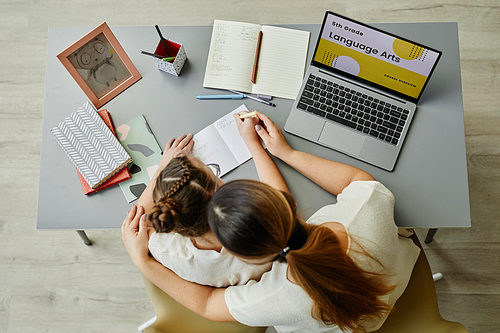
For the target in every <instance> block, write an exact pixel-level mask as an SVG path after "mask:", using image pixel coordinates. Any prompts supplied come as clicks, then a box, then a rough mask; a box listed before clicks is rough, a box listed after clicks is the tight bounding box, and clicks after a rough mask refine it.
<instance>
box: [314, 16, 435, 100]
mask: <svg viewBox="0 0 500 333" xmlns="http://www.w3.org/2000/svg"><path fill="white" fill-rule="evenodd" d="M440 56H441V52H440V51H437V50H433V49H431V48H429V47H426V46H423V45H420V44H417V43H415V42H411V41H409V40H407V39H403V38H401V37H398V36H395V35H392V34H390V33H387V32H384V31H381V30H379V29H376V28H373V27H370V26H368V25H365V24H363V23H360V22H356V21H353V20H351V19H348V18H346V17H343V16H340V15H338V14H335V13H332V12H327V13H326V15H325V20H324V22H323V26H322V29H321V31H320V36H319V38H318V42H317V44H316V50H315V52H314V58H313V65H317V66H319V67H321V68H325V69H327V70H332V71H333V72H337V73H342V74H348V77H350V78H352V79H355V80H359V81H362V82H364V83H368V84H370V85H373V86H376V87H378V88H381V89H383V90H386V91H387V90H389V91H390V92H392V93H395V94H396V95H399V96H402V97H404V98H408V99H410V100H411V101H414V102H416V101H417V100H418V99H419V97H420V95H421V94H422V91H423V89H424V87H425V85H426V84H427V81H428V79H429V77H430V75H431V74H432V72H433V70H434V68H435V67H436V64H437V62H438V60H439V58H440Z"/></svg>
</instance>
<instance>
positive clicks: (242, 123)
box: [234, 114, 290, 193]
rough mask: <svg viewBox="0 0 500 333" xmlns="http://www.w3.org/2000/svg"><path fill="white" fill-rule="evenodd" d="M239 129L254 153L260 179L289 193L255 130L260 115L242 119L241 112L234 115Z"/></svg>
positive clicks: (249, 148)
mask: <svg viewBox="0 0 500 333" xmlns="http://www.w3.org/2000/svg"><path fill="white" fill-rule="evenodd" d="M234 119H235V121H236V125H237V127H238V131H239V132H240V135H241V137H242V138H243V140H244V141H245V144H246V145H247V147H248V150H250V153H252V157H253V160H254V163H255V168H256V169H257V174H258V175H259V180H260V181H261V182H263V183H266V184H268V185H271V186H272V187H274V188H276V189H278V190H280V191H283V192H287V193H289V192H290V190H289V189H288V185H287V184H286V182H285V179H284V178H283V175H282V174H281V172H280V170H279V169H278V167H277V166H276V164H275V163H274V161H273V160H272V158H271V157H270V156H269V154H268V153H267V152H266V150H265V149H264V147H262V144H261V143H260V140H259V136H258V135H257V133H256V131H255V126H256V125H258V124H259V123H260V119H259V118H258V117H255V116H254V117H249V118H245V119H240V117H239V114H235V115H234Z"/></svg>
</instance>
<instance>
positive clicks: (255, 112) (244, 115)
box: [240, 111, 257, 119]
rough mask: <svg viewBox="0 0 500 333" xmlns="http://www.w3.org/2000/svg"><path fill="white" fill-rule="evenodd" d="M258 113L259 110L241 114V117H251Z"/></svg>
mask: <svg viewBox="0 0 500 333" xmlns="http://www.w3.org/2000/svg"><path fill="white" fill-rule="evenodd" d="M256 115H257V111H252V112H248V113H243V114H240V119H244V118H250V117H253V116H256Z"/></svg>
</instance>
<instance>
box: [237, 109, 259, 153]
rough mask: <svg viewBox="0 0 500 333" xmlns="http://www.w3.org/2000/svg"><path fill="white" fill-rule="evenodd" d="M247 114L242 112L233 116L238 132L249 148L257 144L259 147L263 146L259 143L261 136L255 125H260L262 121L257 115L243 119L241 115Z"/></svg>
mask: <svg viewBox="0 0 500 333" xmlns="http://www.w3.org/2000/svg"><path fill="white" fill-rule="evenodd" d="M245 113H248V112H240V113H235V114H234V115H233V117H234V120H235V122H236V127H237V128H238V132H240V135H241V137H242V138H243V141H245V143H246V144H247V146H251V145H253V144H256V143H257V144H258V145H259V146H261V144H260V141H259V136H258V135H257V132H256V131H255V125H257V124H259V123H260V119H259V117H257V116H256V115H255V116H252V117H247V118H244V119H241V118H240V115H242V114H245Z"/></svg>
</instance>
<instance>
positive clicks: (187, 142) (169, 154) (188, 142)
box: [159, 134, 194, 170]
mask: <svg viewBox="0 0 500 333" xmlns="http://www.w3.org/2000/svg"><path fill="white" fill-rule="evenodd" d="M193 146H194V140H193V134H188V135H186V134H183V135H181V136H180V137H178V138H177V139H170V140H169V141H168V142H167V145H166V146H165V149H164V150H163V156H162V158H161V161H160V167H159V169H160V170H161V169H163V168H164V167H165V166H167V164H168V163H169V162H170V161H171V160H172V158H175V157H177V156H181V155H184V156H189V155H190V154H191V151H192V150H193Z"/></svg>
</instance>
